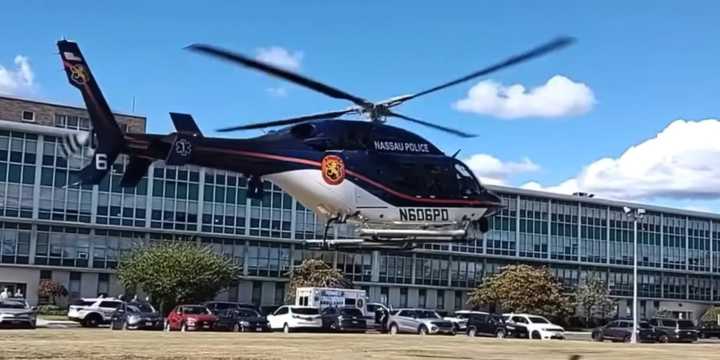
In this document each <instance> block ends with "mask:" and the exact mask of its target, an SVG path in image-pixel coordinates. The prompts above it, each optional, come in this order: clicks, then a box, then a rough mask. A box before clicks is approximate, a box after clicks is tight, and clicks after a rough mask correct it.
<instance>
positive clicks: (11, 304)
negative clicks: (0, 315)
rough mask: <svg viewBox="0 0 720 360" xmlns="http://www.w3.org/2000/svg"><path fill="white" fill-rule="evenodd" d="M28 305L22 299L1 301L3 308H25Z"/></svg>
mask: <svg viewBox="0 0 720 360" xmlns="http://www.w3.org/2000/svg"><path fill="white" fill-rule="evenodd" d="M26 307H27V305H26V304H25V302H24V301H20V300H3V301H2V302H0V308H2V309H25V308H26Z"/></svg>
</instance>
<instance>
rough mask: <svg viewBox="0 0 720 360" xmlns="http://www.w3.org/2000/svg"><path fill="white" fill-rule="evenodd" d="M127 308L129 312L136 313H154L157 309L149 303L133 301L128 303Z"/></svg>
mask: <svg viewBox="0 0 720 360" xmlns="http://www.w3.org/2000/svg"><path fill="white" fill-rule="evenodd" d="M127 309H128V311H129V312H134V313H153V312H155V309H154V308H153V307H152V305H150V304H148V303H133V304H128V306H127Z"/></svg>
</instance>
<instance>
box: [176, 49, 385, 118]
mask: <svg viewBox="0 0 720 360" xmlns="http://www.w3.org/2000/svg"><path fill="white" fill-rule="evenodd" d="M186 49H188V50H192V51H196V52H199V53H203V54H206V55H210V56H214V57H217V58H220V59H223V60H227V61H230V62H234V63H238V64H241V65H244V66H247V67H249V68H252V69H255V70H259V71H262V72H264V73H266V74H269V75H272V76H276V77H279V78H281V79H285V80H287V81H290V82H292V83H295V84H297V85H300V86H304V87H306V88H309V89H312V90H315V91H317V92H320V93H323V94H325V95H327V96H330V97H334V98H336V99H345V100H350V101H352V102H354V103H355V104H356V105H358V106H362V107H367V106H370V105H372V104H371V103H370V102H369V101H367V100H365V99H363V98H360V97H357V96H355V95H351V94H348V93H346V92H344V91H342V90H339V89H336V88H334V87H331V86H329V85H325V84H323V83H321V82H318V81H315V80H313V79H310V78H308V77H305V76H302V75H299V74H296V73H294V72H291V71H287V70H285V69H282V68H279V67H277V66H274V65H270V64H267V63H264V62H262V61H257V60H255V59H252V58H249V57H247V56H244V55H241V54H238V53H235V52H232V51H229V50H225V49H221V48H219V47H215V46H212V45H205V44H193V45H190V46H188V47H187V48H186Z"/></svg>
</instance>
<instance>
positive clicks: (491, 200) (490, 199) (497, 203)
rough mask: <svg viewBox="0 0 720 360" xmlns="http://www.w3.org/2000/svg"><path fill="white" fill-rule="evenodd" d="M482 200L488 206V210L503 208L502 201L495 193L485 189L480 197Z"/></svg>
mask: <svg viewBox="0 0 720 360" xmlns="http://www.w3.org/2000/svg"><path fill="white" fill-rule="evenodd" d="M480 197H481V199H482V200H483V201H484V202H486V203H487V204H488V208H502V207H504V206H503V204H502V199H501V198H500V196H498V195H497V194H495V193H494V192H492V191H490V190H488V189H486V188H484V189H483V192H482V193H481V195H480Z"/></svg>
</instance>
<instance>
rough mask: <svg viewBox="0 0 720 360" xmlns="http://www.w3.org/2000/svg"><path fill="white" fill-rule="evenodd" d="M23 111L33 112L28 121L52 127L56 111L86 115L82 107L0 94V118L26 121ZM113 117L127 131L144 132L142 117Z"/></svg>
mask: <svg viewBox="0 0 720 360" xmlns="http://www.w3.org/2000/svg"><path fill="white" fill-rule="evenodd" d="M111 107H112V105H111ZM23 111H32V112H33V113H35V121H34V122H30V123H34V124H40V125H46V126H53V127H54V126H55V114H56V113H57V114H63V115H69V116H78V117H84V118H87V117H88V113H87V111H86V110H85V109H83V108H78V107H73V106H67V105H60V104H51V103H45V102H40V101H31V100H25V99H22V100H21V99H14V98H12V97H4V96H0V120H8V121H18V122H26V121H23V120H22V112H23ZM115 118H116V119H117V120H118V122H120V123H121V124H125V125H127V129H128V132H131V133H144V132H145V118H144V117H141V116H133V115H125V114H115Z"/></svg>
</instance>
